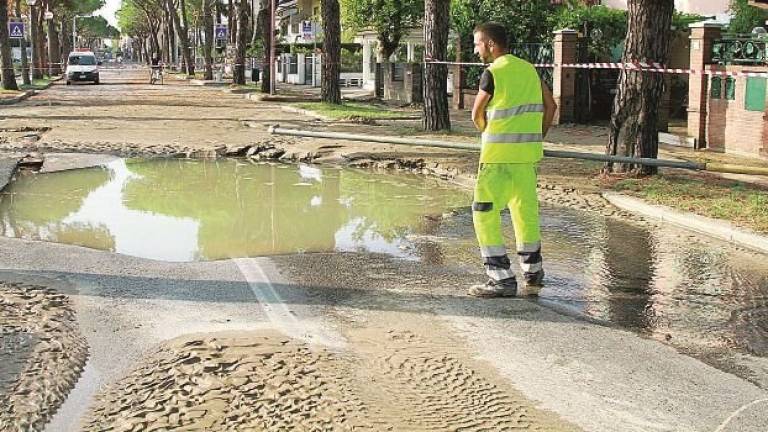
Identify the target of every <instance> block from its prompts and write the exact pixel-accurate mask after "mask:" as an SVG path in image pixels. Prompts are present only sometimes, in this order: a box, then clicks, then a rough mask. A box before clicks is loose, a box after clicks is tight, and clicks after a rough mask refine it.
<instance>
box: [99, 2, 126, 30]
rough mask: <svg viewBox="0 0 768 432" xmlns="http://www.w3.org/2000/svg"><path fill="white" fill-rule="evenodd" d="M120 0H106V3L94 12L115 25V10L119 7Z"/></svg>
mask: <svg viewBox="0 0 768 432" xmlns="http://www.w3.org/2000/svg"><path fill="white" fill-rule="evenodd" d="M120 2H121V0H107V3H106V5H104V7H103V8H101V9H99V10H98V11H97V12H96V15H101V16H103V17H104V18H106V20H107V21H108V22H109V23H110V24H111V25H112V26H114V27H117V18H116V17H115V12H117V10H118V9H120Z"/></svg>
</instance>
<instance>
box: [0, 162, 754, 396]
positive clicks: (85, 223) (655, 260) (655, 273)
mask: <svg viewBox="0 0 768 432" xmlns="http://www.w3.org/2000/svg"><path fill="white" fill-rule="evenodd" d="M470 200H471V198H470V196H469V194H467V193H465V192H462V191H457V190H455V189H453V188H451V187H449V186H447V185H445V184H444V183H442V182H440V181H438V180H435V179H429V178H425V177H421V176H410V175H405V174H398V175H394V174H383V173H372V172H368V171H359V170H352V169H341V168H318V167H316V166H301V165H299V166H297V165H282V164H252V163H247V162H243V161H234V160H220V161H188V160H164V161H151V162H127V161H124V160H118V161H116V162H113V163H111V164H109V165H107V166H104V167H101V168H92V169H85V170H74V171H65V172H59V173H53V174H45V175H30V176H23V177H22V178H20V179H19V180H18V181H16V182H14V183H12V184H11V185H10V186H9V188H8V189H7V190H6V192H5V195H4V197H3V200H2V202H0V217H1V218H2V227H1V228H2V234H3V235H5V236H12V237H22V238H27V239H37V240H48V241H54V242H60V243H68V244H76V245H82V246H87V247H91V248H97V249H102V250H107V251H113V252H119V253H123V254H127V255H133V256H138V257H144V258H152V259H159V260H168V261H195V260H216V259H225V258H230V257H242V256H263V255H274V254H285V253H296V252H327V251H368V252H382V253H386V254H390V255H394V256H397V257H402V258H408V259H419V260H423V261H425V262H435V263H436V264H447V265H455V264H467V265H468V267H467V268H470V269H475V270H476V272H477V274H478V278H481V277H482V268H481V266H480V262H479V258H478V257H476V256H475V254H476V246H475V240H474V235H473V229H472V223H471V215H470V214H469V213H470V212H469V211H468V210H466V211H461V212H459V213H458V214H457V215H456V216H455V217H453V218H449V219H448V220H447V221H446V220H442V219H441V218H436V217H433V216H438V215H440V214H442V213H444V212H446V211H449V210H451V209H454V208H457V207H462V208H464V209H467V207H468V204H469V201H470ZM542 220H543V222H542V224H543V233H544V251H543V252H544V256H545V266H546V268H547V286H546V287H545V288H544V290H543V291H542V293H541V298H540V300H539V301H541V302H542V303H545V304H548V305H550V306H552V307H556V308H560V309H567V310H568V311H570V312H571V313H574V314H577V315H581V316H586V317H591V318H594V319H597V320H600V321H604V322H610V323H614V324H617V325H620V326H622V327H625V328H629V329H632V330H634V331H638V332H640V333H644V334H646V335H648V336H650V337H653V338H657V339H659V340H661V341H664V342H666V343H671V344H673V345H675V346H676V347H678V348H680V349H682V350H683V351H685V352H690V353H692V354H695V355H698V356H699V357H700V358H705V359H707V360H708V361H709V362H710V363H712V364H716V365H723V364H726V363H727V365H725V366H723V367H726V368H731V369H736V370H735V372H736V373H738V374H739V375H741V376H743V377H745V378H748V379H751V380H753V381H755V382H757V383H759V384H760V385H762V386H763V387H764V388H768V373H766V371H768V260H766V259H765V256H763V255H759V254H754V253H751V252H749V251H745V250H739V249H736V248H734V247H732V246H730V245H727V244H724V243H720V242H717V241H714V240H709V239H706V238H704V237H702V236H699V235H695V234H692V233H689V232H686V231H684V230H679V229H674V228H668V227H662V228H653V229H648V228H643V227H639V226H636V225H631V224H627V223H622V222H621V221H617V220H612V219H605V218H602V217H599V216H595V215H592V214H587V213H583V212H578V211H574V210H569V209H564V208H556V207H547V206H544V207H543V208H542ZM507 225H509V224H508V223H507ZM507 230H508V232H507V234H508V237H509V238H510V244H511V243H512V241H511V237H512V233H511V230H510V229H509V227H507ZM425 245H426V246H428V247H425ZM738 356H741V357H739V358H738V359H736V360H734V358H735V357H738ZM734 361H735V363H734Z"/></svg>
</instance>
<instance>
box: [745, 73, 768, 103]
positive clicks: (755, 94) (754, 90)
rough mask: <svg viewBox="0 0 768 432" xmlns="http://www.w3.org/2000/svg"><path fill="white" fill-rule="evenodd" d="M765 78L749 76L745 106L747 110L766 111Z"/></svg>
mask: <svg viewBox="0 0 768 432" xmlns="http://www.w3.org/2000/svg"><path fill="white" fill-rule="evenodd" d="M765 81H766V79H765V78H747V91H746V92H745V95H744V98H745V99H744V107H745V108H746V109H747V111H765Z"/></svg>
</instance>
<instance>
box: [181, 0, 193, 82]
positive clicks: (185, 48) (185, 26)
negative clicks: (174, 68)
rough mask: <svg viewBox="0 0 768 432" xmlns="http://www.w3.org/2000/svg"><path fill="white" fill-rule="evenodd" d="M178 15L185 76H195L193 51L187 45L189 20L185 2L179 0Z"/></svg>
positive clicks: (188, 44)
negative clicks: (185, 65) (179, 15)
mask: <svg viewBox="0 0 768 432" xmlns="http://www.w3.org/2000/svg"><path fill="white" fill-rule="evenodd" d="M179 9H180V11H179V13H180V14H181V24H182V26H183V28H182V31H183V33H184V34H183V35H182V36H181V42H182V43H183V44H184V46H183V48H182V50H183V52H184V53H185V56H184V57H185V59H186V62H187V75H189V76H195V54H194V53H195V51H193V50H192V48H191V47H190V43H189V20H187V5H186V0H179Z"/></svg>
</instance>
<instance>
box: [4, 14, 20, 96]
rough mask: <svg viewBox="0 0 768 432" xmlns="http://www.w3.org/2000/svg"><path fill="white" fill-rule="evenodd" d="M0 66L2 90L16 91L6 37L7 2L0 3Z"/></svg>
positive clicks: (8, 43)
mask: <svg viewBox="0 0 768 432" xmlns="http://www.w3.org/2000/svg"><path fill="white" fill-rule="evenodd" d="M0 64H2V67H3V70H2V76H3V89H5V90H18V89H19V86H17V85H16V73H15V72H14V70H13V58H12V57H11V39H10V37H9V35H8V2H7V1H0Z"/></svg>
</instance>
